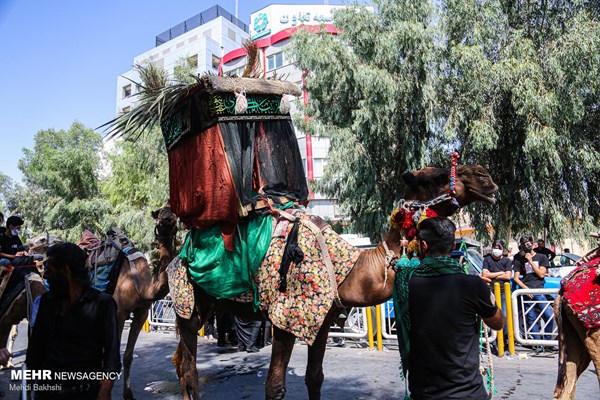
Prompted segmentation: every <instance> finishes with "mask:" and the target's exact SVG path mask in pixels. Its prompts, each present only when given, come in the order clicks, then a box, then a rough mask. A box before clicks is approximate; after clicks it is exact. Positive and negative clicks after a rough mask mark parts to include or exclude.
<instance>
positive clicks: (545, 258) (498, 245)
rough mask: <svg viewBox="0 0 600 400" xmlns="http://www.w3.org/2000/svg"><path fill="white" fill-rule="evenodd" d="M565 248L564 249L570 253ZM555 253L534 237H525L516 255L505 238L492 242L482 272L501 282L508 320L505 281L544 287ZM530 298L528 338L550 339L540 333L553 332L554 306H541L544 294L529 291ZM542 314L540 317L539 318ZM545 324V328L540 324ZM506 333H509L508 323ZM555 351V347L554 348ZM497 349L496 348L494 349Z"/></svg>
mask: <svg viewBox="0 0 600 400" xmlns="http://www.w3.org/2000/svg"><path fill="white" fill-rule="evenodd" d="M567 250H569V249H565V252H568V251H567ZM555 257H556V253H555V252H554V251H552V250H551V249H549V248H547V247H546V243H545V241H544V240H543V239H539V240H538V241H537V246H534V241H533V238H532V237H531V236H527V235H525V236H522V237H521V238H520V239H519V251H518V252H517V253H515V254H514V255H512V254H511V252H510V249H509V248H506V246H505V244H504V242H503V241H495V242H494V243H493V244H492V249H491V253H490V254H488V255H486V256H485V257H484V260H483V273H482V275H483V276H484V277H486V278H489V279H491V280H492V282H491V283H492V285H493V284H494V283H496V282H498V283H500V288H501V289H500V290H501V297H502V298H501V301H502V310H503V314H504V318H505V321H506V294H505V288H504V283H505V282H511V280H512V281H513V282H514V285H515V288H517V289H541V288H543V287H544V284H545V279H546V275H547V274H548V268H550V266H551V263H552V261H553V259H554V258H555ZM528 297H529V299H530V300H531V301H532V302H534V304H535V306H534V307H533V308H532V309H531V310H530V311H529V312H528V313H526V322H527V326H528V327H529V332H530V335H529V338H530V339H534V340H551V339H552V337H551V335H549V334H546V335H540V334H539V333H538V332H540V331H542V330H543V331H545V332H551V331H552V321H553V318H552V317H553V316H552V309H551V307H540V306H539V304H545V303H546V302H547V298H546V296H545V295H543V294H529V295H528ZM540 314H541V318H540ZM542 323H543V324H544V329H542V327H541V324H542ZM504 332H508V330H507V325H506V322H505V325H504ZM507 341H508V335H504V344H505V346H504V347H505V348H507V346H508V342H507ZM534 350H535V351H536V352H538V353H539V352H542V351H544V348H543V347H542V346H535V347H534ZM553 350H555V349H554V348H553ZM495 351H497V347H496V348H495Z"/></svg>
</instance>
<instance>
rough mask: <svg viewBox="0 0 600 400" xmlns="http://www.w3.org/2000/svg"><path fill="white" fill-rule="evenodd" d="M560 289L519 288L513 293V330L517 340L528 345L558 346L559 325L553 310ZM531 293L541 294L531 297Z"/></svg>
mask: <svg viewBox="0 0 600 400" xmlns="http://www.w3.org/2000/svg"><path fill="white" fill-rule="evenodd" d="M558 290H559V289H519V290H515V291H514V292H513V293H512V296H511V298H512V303H513V305H514V306H513V309H512V318H513V321H514V328H513V331H514V335H515V340H516V341H517V342H519V343H520V344H523V345H526V346H558V326H557V325H556V323H555V321H554V313H553V310H552V306H553V304H554V299H555V297H556V295H557V294H558ZM529 295H539V296H538V298H537V299H531V298H530V297H529ZM538 330H539V332H538ZM535 336H538V337H537V338H536V337H535Z"/></svg>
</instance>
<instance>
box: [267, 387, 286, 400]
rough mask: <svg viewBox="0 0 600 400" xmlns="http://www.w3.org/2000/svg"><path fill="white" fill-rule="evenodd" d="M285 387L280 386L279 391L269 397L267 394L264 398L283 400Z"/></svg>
mask: <svg viewBox="0 0 600 400" xmlns="http://www.w3.org/2000/svg"><path fill="white" fill-rule="evenodd" d="M285 392H286V389H285V388H282V389H281V390H280V391H279V393H277V394H275V396H274V397H270V396H269V395H266V396H265V400H283V399H284V398H285Z"/></svg>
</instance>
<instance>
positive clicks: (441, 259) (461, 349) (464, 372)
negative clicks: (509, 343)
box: [394, 217, 503, 400]
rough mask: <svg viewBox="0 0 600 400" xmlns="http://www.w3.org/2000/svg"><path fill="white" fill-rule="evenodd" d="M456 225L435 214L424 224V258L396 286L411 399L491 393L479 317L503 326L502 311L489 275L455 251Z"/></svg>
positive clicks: (421, 226)
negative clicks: (462, 261) (466, 265)
mask: <svg viewBox="0 0 600 400" xmlns="http://www.w3.org/2000/svg"><path fill="white" fill-rule="evenodd" d="M455 231H456V227H455V225H454V224H453V223H452V221H450V220H449V219H447V218H442V217H435V218H429V219H426V220H424V221H423V222H421V223H420V224H419V231H418V235H417V238H418V241H419V246H420V248H421V254H422V255H424V256H425V258H424V259H423V260H422V261H421V264H420V265H419V267H417V268H402V269H400V270H399V271H398V277H397V279H396V284H395V287H394V298H395V305H396V309H397V315H398V317H399V319H398V322H399V326H398V339H399V345H400V354H401V357H402V368H403V372H404V373H405V374H406V373H408V385H409V388H410V395H411V398H412V399H415V400H421V399H431V400H433V399H446V400H451V399H456V400H458V399H461V400H462V399H476V400H484V399H487V398H488V395H487V393H486V390H485V386H484V383H483V378H482V376H481V373H480V372H479V347H478V346H479V327H480V324H479V318H478V317H482V318H483V320H484V322H485V323H486V324H487V325H488V326H490V327H491V328H492V329H502V324H503V321H502V313H501V312H500V310H499V309H498V308H497V307H496V306H495V305H494V304H493V303H492V301H491V293H490V289H489V287H488V286H487V285H486V284H485V283H484V281H483V280H482V279H481V278H479V277H477V276H472V275H466V274H465V272H464V269H463V268H462V267H461V266H460V265H458V263H457V262H456V261H455V260H454V259H452V258H451V257H450V252H451V251H452V249H453V248H454V232H455Z"/></svg>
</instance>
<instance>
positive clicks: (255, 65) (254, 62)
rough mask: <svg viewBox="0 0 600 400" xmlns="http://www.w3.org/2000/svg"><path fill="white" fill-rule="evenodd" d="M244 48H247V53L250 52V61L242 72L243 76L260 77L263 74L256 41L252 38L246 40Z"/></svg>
mask: <svg viewBox="0 0 600 400" xmlns="http://www.w3.org/2000/svg"><path fill="white" fill-rule="evenodd" d="M244 49H246V54H248V63H247V64H246V68H245V69H244V72H243V73H242V77H243V78H248V77H250V78H260V76H261V74H262V68H261V65H260V61H259V58H258V55H259V51H258V46H257V44H256V42H253V41H252V40H246V41H245V42H244Z"/></svg>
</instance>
